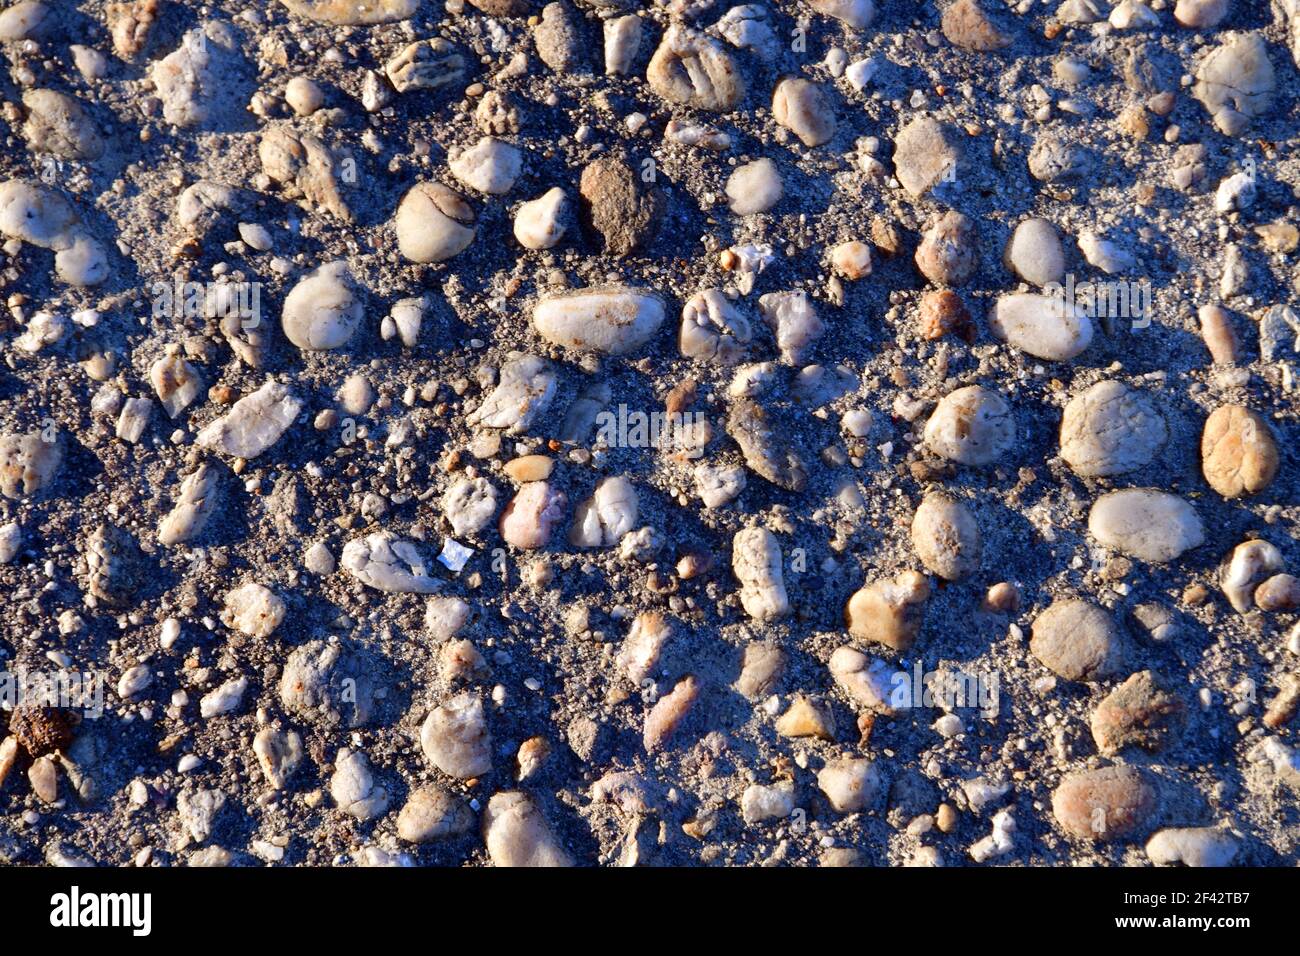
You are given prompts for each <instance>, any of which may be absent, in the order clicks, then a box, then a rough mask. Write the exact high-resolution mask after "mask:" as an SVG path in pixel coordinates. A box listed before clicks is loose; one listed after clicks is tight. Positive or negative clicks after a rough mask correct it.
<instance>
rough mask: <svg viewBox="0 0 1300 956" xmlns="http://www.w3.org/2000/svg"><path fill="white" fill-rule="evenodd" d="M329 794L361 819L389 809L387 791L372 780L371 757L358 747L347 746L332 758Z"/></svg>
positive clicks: (347, 810) (351, 813) (373, 816)
mask: <svg viewBox="0 0 1300 956" xmlns="http://www.w3.org/2000/svg"><path fill="white" fill-rule="evenodd" d="M330 796H331V797H333V798H334V803H335V804H336V805H337V806H338V808H339V809H340V810H342V811H343V812H344V813H346V814H347V815H348V816H350V817H354V818H356V819H357V820H360V821H361V822H362V823H364V822H366V821H367V820H373V819H374V818H375V817H378V816H381V815H382V814H383V813H384V812H385V811H386V810H387V809H388V791H387V790H385V789H384V788H383V787H381V786H378V785H377V784H376V783H375V778H374V775H373V774H372V773H371V771H370V761H369V760H367V759H366V755H365V754H363V753H362V752H361V751H359V750H350V749H349V748H347V747H344V748H342V749H341V750H340V751H339V752H338V756H336V757H335V758H334V774H333V776H331V777H330Z"/></svg>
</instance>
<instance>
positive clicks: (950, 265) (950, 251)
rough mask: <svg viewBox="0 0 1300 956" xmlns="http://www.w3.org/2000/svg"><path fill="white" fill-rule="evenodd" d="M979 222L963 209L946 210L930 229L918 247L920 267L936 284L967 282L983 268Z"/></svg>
mask: <svg viewBox="0 0 1300 956" xmlns="http://www.w3.org/2000/svg"><path fill="white" fill-rule="evenodd" d="M975 235H976V230H975V224H974V223H973V222H971V220H970V219H969V218H967V217H966V216H964V215H962V214H961V213H959V212H946V213H944V214H943V215H942V216H940V217H939V218H938V219H937V220H935V222H934V224H933V225H932V226H931V227H930V228H929V229H927V230H926V233H925V235H924V236H923V237H922V239H921V244H920V245H919V246H917V247H916V268H917V269H918V270H920V272H921V275H923V276H925V277H926V278H927V279H929V280H930V281H931V282H933V283H934V284H935V285H949V286H960V285H963V284H964V283H965V282H966V280H968V279H969V278H970V277H971V276H972V275H974V274H975V270H976V269H978V268H979V257H978V255H977V254H976V252H975Z"/></svg>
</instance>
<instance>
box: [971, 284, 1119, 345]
mask: <svg viewBox="0 0 1300 956" xmlns="http://www.w3.org/2000/svg"><path fill="white" fill-rule="evenodd" d="M989 329H990V330H991V331H992V332H993V334H994V335H996V336H997V337H998V338H1000V339H1002V340H1003V341H1004V342H1006V343H1007V344H1008V345H1011V346H1012V347H1013V348H1017V349H1020V350H1021V351H1022V352H1027V353H1029V354H1030V355H1032V356H1034V357H1035V358H1040V359H1045V360H1047V361H1049V362H1068V361H1069V360H1070V359H1072V358H1074V357H1075V356H1076V355H1078V354H1079V353H1081V352H1082V351H1083V350H1084V349H1086V348H1087V347H1088V346H1089V345H1090V344H1091V343H1092V334H1093V328H1092V320H1091V319H1090V318H1089V317H1088V314H1087V313H1086V312H1085V311H1084V310H1083V309H1081V308H1079V307H1078V306H1076V305H1074V304H1073V303H1071V302H1067V301H1066V300H1065V297H1064V296H1062V295H1056V294H1051V295H1038V294H1036V293H1033V292H1015V293H1012V294H1010V295H1003V296H1001V297H999V298H998V300H997V302H996V303H995V304H994V306H993V314H992V315H991V316H990V317H989Z"/></svg>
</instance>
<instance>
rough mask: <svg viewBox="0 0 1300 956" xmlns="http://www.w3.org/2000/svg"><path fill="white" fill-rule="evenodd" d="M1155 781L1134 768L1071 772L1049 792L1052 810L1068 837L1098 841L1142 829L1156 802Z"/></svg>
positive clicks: (1112, 838) (1108, 839)
mask: <svg viewBox="0 0 1300 956" xmlns="http://www.w3.org/2000/svg"><path fill="white" fill-rule="evenodd" d="M1157 796H1158V794H1157V792H1156V787H1155V782H1154V781H1153V780H1152V778H1151V776H1150V775H1149V774H1148V773H1146V772H1145V771H1143V770H1139V769H1138V768H1137V767H1126V766H1125V767H1102V768H1101V769H1099V770H1085V771H1083V772H1081V773H1075V774H1071V775H1070V776H1068V777H1066V778H1065V779H1064V780H1063V781H1061V785H1060V786H1058V787H1057V788H1056V792H1055V793H1054V794H1052V813H1053V814H1054V815H1055V817H1056V822H1057V823H1059V824H1060V825H1061V829H1063V830H1064V831H1065V832H1066V833H1068V834H1069V835H1070V836H1072V837H1075V838H1077V839H1080V840H1094V841H1096V842H1099V843H1104V842H1108V841H1110V840H1122V839H1124V838H1125V837H1129V836H1132V835H1133V834H1135V833H1138V832H1140V831H1141V830H1143V829H1144V828H1145V827H1146V825H1147V824H1148V823H1149V822H1150V819H1151V817H1152V814H1153V812H1154V811H1155V809H1156V805H1157Z"/></svg>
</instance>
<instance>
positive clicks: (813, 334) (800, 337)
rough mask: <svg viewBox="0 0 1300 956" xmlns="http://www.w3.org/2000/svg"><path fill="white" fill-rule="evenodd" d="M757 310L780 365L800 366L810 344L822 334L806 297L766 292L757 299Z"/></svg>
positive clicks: (800, 292) (818, 322)
mask: <svg viewBox="0 0 1300 956" xmlns="http://www.w3.org/2000/svg"><path fill="white" fill-rule="evenodd" d="M758 309H759V311H760V312H761V313H762V315H763V319H764V320H765V321H766V322H767V324H768V326H769V327H770V328H771V329H772V331H773V332H774V333H775V334H776V344H777V347H778V348H779V349H780V350H781V361H782V362H785V363H786V364H787V365H802V364H804V361H805V359H806V358H807V355H808V350H809V348H810V347H811V346H812V343H813V342H814V341H816V340H817V339H818V338H819V337H820V336H821V334H822V333H823V332H824V331H825V330H826V326H825V324H824V323H823V322H822V320H821V318H820V317H818V315H817V310H816V308H815V307H814V306H813V303H812V301H811V299H810V298H809V297H808V294H807V293H805V292H803V291H797V292H768V293H766V294H765V295H762V296H759V299H758Z"/></svg>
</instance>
